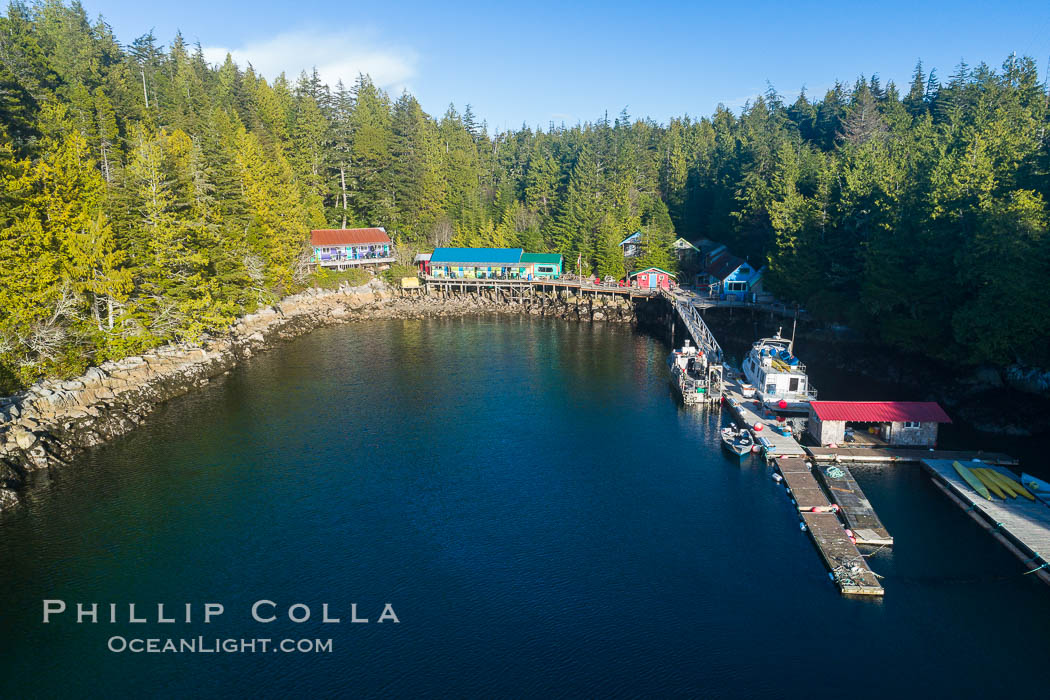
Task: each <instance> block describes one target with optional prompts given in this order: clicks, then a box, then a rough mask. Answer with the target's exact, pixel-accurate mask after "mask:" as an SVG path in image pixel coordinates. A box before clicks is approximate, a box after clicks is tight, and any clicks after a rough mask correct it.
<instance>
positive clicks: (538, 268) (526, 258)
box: [521, 253, 563, 280]
mask: <svg viewBox="0 0 1050 700" xmlns="http://www.w3.org/2000/svg"><path fill="white" fill-rule="evenodd" d="M521 264H522V266H523V267H524V268H525V274H526V276H528V278H529V279H534V280H544V279H557V278H558V277H561V271H562V264H563V259H562V256H561V255H559V254H558V253H522V256H521Z"/></svg>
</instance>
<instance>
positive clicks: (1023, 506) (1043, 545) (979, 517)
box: [922, 459, 1050, 584]
mask: <svg viewBox="0 0 1050 700" xmlns="http://www.w3.org/2000/svg"><path fill="white" fill-rule="evenodd" d="M952 461H953V460H950V459H927V460H923V463H922V465H923V468H924V469H925V470H926V471H927V472H928V473H929V474H930V477H931V478H932V479H933V483H934V484H935V485H936V486H937V487H938V488H939V489H941V491H943V492H944V493H945V494H946V495H947V496H948V498H949V499H951V501H952V502H953V503H955V504H956V505H957V506H959V507H960V508H962V509H963V510H964V511H965V512H966V513H967V514H968V515H969V516H970V517H971V518H973V519H974V520H975V521H976V522H977V523H978V524H979V525H980V526H981V527H982V528H983V529H984V530H986V531H987V532H989V533H991V535H992V537H994V538H995V539H996V540H998V541H999V543H1000V544H1002V545H1003V546H1004V547H1006V548H1007V549H1008V550H1009V551H1010V552H1012V553H1013V554H1014V556H1016V557H1017V558H1018V559H1020V560H1021V561H1022V563H1023V565H1024V567H1025V570H1026V572H1027V573H1030V574H1031V575H1033V576H1037V577H1039V578H1040V579H1042V581H1043V582H1044V583H1048V584H1050V563H1048V560H1047V557H1050V506H1048V505H1047V504H1045V503H1043V502H1041V501H1039V500H1038V499H1037V500H1035V501H1029V500H1028V499H1026V498H1023V497H1021V496H1018V497H1017V498H1013V499H1007V500H1005V501H1003V500H1000V499H999V498H996V499H995V500H993V501H989V500H988V499H986V498H984V497H982V496H980V495H978V494H977V493H975V492H974V491H973V490H972V489H971V488H970V487H969V486H968V485H967V484H966V482H965V481H963V478H962V477H961V476H959V474H958V472H956V471H955V468H954V467H953V466H952ZM964 466H974V465H973V464H972V463H971V464H969V465H964ZM982 466H988V467H989V468H991V469H995V470H996V471H998V472H1001V473H1002V474H1005V475H1006V476H1009V477H1010V478H1011V479H1014V480H1015V481H1018V482H1020V480H1021V479H1020V476H1018V475H1017V474H1015V473H1013V472H1012V471H1010V470H1009V469H1006V468H1004V467H991V466H990V465H989V464H988V463H985V464H983V465H982Z"/></svg>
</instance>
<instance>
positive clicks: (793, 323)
mask: <svg viewBox="0 0 1050 700" xmlns="http://www.w3.org/2000/svg"><path fill="white" fill-rule="evenodd" d="M797 327H798V304H795V317H794V318H793V319H791V341H790V342H788V352H789V353H791V354H792V355H794V354H795V328H797Z"/></svg>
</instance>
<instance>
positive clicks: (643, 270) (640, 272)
mask: <svg viewBox="0 0 1050 700" xmlns="http://www.w3.org/2000/svg"><path fill="white" fill-rule="evenodd" d="M650 270H657V271H659V272H662V273H664V274H665V275H667V276H668V277H674V278H675V279H678V275H676V274H675V273H673V272H668V271H667V270H664V269H663V268H660V267H647V268H645V269H642V270H635V271H634V272H632V273H631V274H629V275H627V276H628V277H634V276H635V275H640V274H642V273H643V272H649V271H650Z"/></svg>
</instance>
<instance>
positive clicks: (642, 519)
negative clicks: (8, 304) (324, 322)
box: [0, 318, 1050, 698]
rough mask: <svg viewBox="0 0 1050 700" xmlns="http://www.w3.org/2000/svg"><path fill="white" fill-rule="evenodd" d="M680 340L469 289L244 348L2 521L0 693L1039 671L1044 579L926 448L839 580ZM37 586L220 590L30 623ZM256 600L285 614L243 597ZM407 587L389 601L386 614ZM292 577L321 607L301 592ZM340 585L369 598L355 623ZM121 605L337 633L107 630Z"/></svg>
mask: <svg viewBox="0 0 1050 700" xmlns="http://www.w3.org/2000/svg"><path fill="white" fill-rule="evenodd" d="M668 349H669V346H668V344H667V342H666V341H665V340H664V339H661V338H657V337H654V336H652V335H650V334H646V333H639V332H634V331H632V330H631V329H629V328H624V327H618V326H602V325H585V324H574V323H564V322H555V321H544V320H528V319H506V318H502V319H496V318H491V319H490V318H464V319H446V320H435V319H431V320H405V321H382V322H379V321H377V322H369V323H362V324H354V325H348V326H343V327H338V328H331V329H325V330H321V331H317V332H315V333H313V334H311V335H309V336H306V337H303V338H300V339H298V340H296V341H294V342H291V343H288V344H285V345H282V346H281V347H279V348H277V349H275V350H273V351H271V352H269V353H266V354H264V355H261V356H259V357H256V358H253V359H252V360H251V361H250V362H248V363H246V364H245V365H243V366H241V367H239V368H237V369H236V370H235V371H233V372H232V373H231V374H230V375H229V376H228V377H226V378H225V379H224V380H222V381H219V382H215V383H214V384H213V385H211V386H209V387H207V388H205V389H204V390H202V391H200V392H197V393H194V394H192V395H188V396H184V397H180V398H178V399H176V400H173V401H171V402H169V403H168V404H166V405H164V406H162V407H161V408H160V409H159V410H158V411H157V412H156V413H155V414H153V415H152V416H151V417H150V418H149V420H148V421H147V422H146V424H145V425H143V426H142V427H141V428H140V429H138V430H136V431H134V432H133V433H130V434H129V435H127V436H124V437H123V438H121V439H119V440H116V441H114V442H113V443H111V444H108V445H105V446H103V447H101V448H98V449H96V450H93V451H92V452H90V453H89V454H88V455H86V456H85V458H84V459H82V460H80V461H79V462H78V463H77V464H76V465H74V466H73V467H71V468H70V469H68V470H63V471H62V472H60V473H56V474H55V475H53V476H52V478H51V479H50V480H48V481H47V482H46V483H42V484H41V485H40V487H39V488H37V489H34V490H33V491H32V492H31V494H30V495H29V497H28V498H27V503H26V505H25V507H24V508H22V509H20V510H18V511H16V512H15V513H13V514H11V515H9V516H6V517H5V518H4V519H3V520H2V521H0V533H2V536H0V567H2V570H3V571H4V572H5V574H6V583H7V585H6V587H5V595H4V596H3V598H2V601H0V616H2V618H3V620H4V634H3V635H0V697H31V696H33V697H36V696H54V695H58V694H60V693H62V692H63V691H65V690H68V688H70V687H74V686H75V687H77V688H78V689H79V690H78V693H79V694H81V695H84V696H96V697H102V696H106V697H114V696H122V695H130V694H132V693H136V692H138V693H141V692H142V689H143V688H149V689H151V692H156V693H157V694H160V695H171V696H175V695H187V694H190V693H192V694H193V695H195V696H201V697H218V696H225V695H228V694H229V693H230V690H231V689H232V688H236V693H237V694H238V695H251V696H259V697H278V696H286V695H289V694H295V695H319V696H331V695H345V694H349V693H353V694H355V695H361V696H380V695H382V696H389V695H395V696H406V695H413V696H415V695H435V694H442V695H468V696H476V695H483V696H550V695H586V696H596V695H598V696H608V697H627V696H638V695H650V696H652V695H656V696H664V695H698V694H700V695H706V696H741V695H744V696H748V695H761V696H777V697H783V696H788V697H791V696H798V695H801V694H803V693H810V692H812V691H813V689H814V688H815V687H820V688H824V689H826V690H828V691H829V692H836V691H837V692H843V691H848V692H849V693H850V695H851V696H852V697H858V698H863V697H885V696H886V695H888V694H912V693H913V690H914V689H915V688H919V687H923V688H928V687H930V683H931V680H930V676H929V669H940V670H942V671H944V670H950V672H945V673H939V674H938V678H937V680H936V683H937V685H936V688H937V690H936V691H935V692H936V694H937V695H945V696H967V695H972V694H973V693H974V690H975V689H979V688H990V687H994V688H995V689H996V691H997V692H998V693H1001V694H1006V693H1017V694H1021V693H1026V694H1027V693H1030V692H1031V691H1038V690H1039V689H1041V687H1042V684H1041V682H1040V681H1039V680H1038V678H1037V674H1026V673H1001V674H997V675H996V676H995V681H994V686H992V682H991V681H990V680H989V678H990V677H989V675H988V669H990V668H992V669H1006V668H1026V669H1030V668H1039V667H1040V664H1041V663H1042V661H1043V660H1044V658H1045V650H1046V637H1045V621H1046V620H1047V619H1050V595H1048V591H1047V590H1046V588H1045V586H1043V585H1042V584H1039V583H1037V582H1034V581H1031V580H1028V579H1024V578H1021V577H1019V576H1016V575H1015V574H1017V573H1018V572H1019V562H1017V561H1016V560H1014V559H1013V558H1012V557H1010V555H1008V554H1007V553H1006V552H1005V551H1004V550H1002V548H1001V547H999V546H998V545H997V544H995V543H994V542H993V541H992V540H991V538H989V537H988V536H987V535H986V534H985V533H983V532H980V531H979V529H977V527H976V526H975V525H974V524H973V523H971V522H970V521H969V520H968V519H967V518H966V516H965V515H964V514H962V513H961V512H960V511H959V510H958V509H957V508H956V507H955V506H954V505H952V504H950V503H949V502H948V501H947V499H945V498H944V497H943V495H942V494H940V493H939V492H937V491H936V489H935V488H934V487H933V486H932V484H930V482H929V479H928V478H927V477H925V476H924V475H923V474H922V473H921V472H920V470H919V469H918V468H915V467H913V466H900V467H891V468H885V467H881V468H859V469H858V470H857V478H858V480H860V481H861V483H862V485H863V487H864V489H865V490H866V491H867V493H868V495H869V497H870V498H871V500H872V502H873V504H874V505H875V507H876V509H877V510H878V512H879V514H880V516H881V517H882V518H883V520H884V521H885V523H886V525H887V527H888V528H889V530H890V532H891V533H893V534H894V536H895V538H896V542H897V545H896V546H895V547H894V548H893V549H892V550H887V551H883V552H880V553H878V554H876V555H874V556H873V557H872V565H873V567H874V568H875V569H876V570H877V571H878V572H879V573H880V574H883V575H884V576H886V586H887V595H886V598H885V600H883V601H880V602H877V603H873V602H863V601H852V600H845V599H843V598H842V597H841V596H839V595H838V593H837V592H836V591H835V589H834V588H833V586H832V585H831V584H830V582H829V581H828V578H827V572H826V570H825V568H824V567H823V565H822V563H821V562H820V559H819V557H818V555H817V553H816V552H815V550H814V548H813V546H812V544H811V542H810V541H809V539H808V537H807V536H806V535H805V534H804V533H801V532H800V531H799V530H798V527H797V525H796V523H797V514H796V512H795V510H794V507H793V506H792V505H791V503H790V502H789V500H788V498H787V497H786V495H785V493H784V490H783V488H781V487H780V486H777V485H776V484H775V483H774V482H773V481H772V480H771V479H770V472H769V469H768V468H767V467H766V466H765V465H764V464H762V463H761V462H760V461H758V460H754V459H751V458H745V459H744V460H743V461H742V462H740V463H739V464H737V463H735V462H734V461H733V460H730V459H727V458H726V456H725V455H724V454H723V453H722V451H721V449H720V447H719V441H718V427H719V425H720V423H721V421H722V420H723V416H722V414H721V412H720V411H719V410H718V409H717V408H716V409H713V410H712V409H702V408H700V409H697V408H694V407H690V408H685V407H683V406H681V405H680V404H679V403H678V402H677V401H675V400H674V395H673V393H672V391H671V389H670V387H669V384H668V373H667V368H666V362H665V360H666V355H667V352H668ZM1004 576H1006V577H1008V578H1006V579H1005V580H1001V577H1004ZM1028 578H1029V579H1030V578H1031V577H1028ZM44 598H62V599H64V600H66V601H67V602H69V603H71V604H72V603H75V602H77V601H80V602H87V603H90V602H99V603H103V604H104V603H109V602H117V603H122V604H126V603H128V602H137V603H140V604H141V605H143V606H146V605H153V604H156V603H158V602H165V603H169V604H171V605H176V604H178V605H181V604H184V603H186V602H191V603H193V604H194V605H198V606H199V605H202V604H203V603H205V602H212V601H215V602H221V603H223V604H224V605H225V607H226V612H225V613H224V614H223V615H222V616H221V617H220V618H219V619H217V620H215V621H213V622H212V623H211V624H210V625H207V626H205V625H203V624H201V623H200V622H195V623H193V624H189V625H186V624H181V623H180V624H175V625H158V624H155V623H151V624H146V625H131V624H127V623H126V622H124V623H118V624H114V625H110V624H108V623H99V624H98V625H91V624H82V625H77V624H75V622H74V620H73V619H72V618H71V617H70V616H69V615H67V616H65V618H63V619H60V620H58V621H56V622H55V623H54V624H49V625H42V624H40V622H39V618H40V605H41V600H42V599H44ZM262 598H266V599H269V600H273V601H275V602H277V603H278V610H279V614H280V617H279V619H278V620H277V621H275V622H273V623H270V624H268V625H260V624H258V623H255V622H252V620H251V618H250V615H249V612H248V611H249V609H250V606H251V604H252V602H253V601H255V600H259V599H262ZM387 602H389V603H391V604H392V605H393V606H394V607H395V609H396V612H397V614H398V616H399V618H400V620H401V622H400V624H398V625H392V624H383V625H379V624H376V623H375V622H374V621H375V619H376V618H377V616H378V613H379V612H380V611H381V610H382V606H383V604H384V603H387ZM293 603H304V604H307V605H309V606H310V607H311V609H312V610H313V612H314V614H313V616H312V617H311V619H310V620H309V621H307V622H305V623H302V624H293V623H291V622H289V621H288V619H287V616H286V615H285V614H284V613H283V612H281V611H284V610H287V606H289V605H291V604H293ZM323 603H328V604H329V605H330V607H331V613H332V614H333V615H335V616H338V617H340V618H341V619H342V622H341V623H340V624H325V623H323V622H322V621H321V615H320V609H321V605H322V604H323ZM351 603H357V604H358V612H359V614H360V615H363V616H365V617H369V618H370V619H371V620H372V621H373V622H371V623H369V624H350V623H349V622H348V620H349V619H350V604H351ZM113 635H125V636H157V637H168V636H173V637H195V636H197V635H205V636H208V637H217V636H219V637H226V636H229V637H236V638H240V637H269V638H276V639H280V638H284V637H289V638H296V639H298V638H315V637H316V638H331V639H332V640H333V644H334V651H333V652H332V653H331V654H310V655H297V654H265V655H263V654H215V655H208V656H204V655H182V656H179V655H170V654H169V655H165V654H157V655H149V654H139V655H131V654H129V653H124V654H114V653H110V652H108V651H106V640H107V639H109V638H110V637H111V636H113ZM989 640H994V643H993V642H990V641H989ZM820 660H827V661H829V662H828V663H821V664H820V669H819V674H820V680H819V681H814V673H815V671H814V665H815V662H816V661H820ZM836 660H838V661H836ZM839 661H841V662H839ZM876 667H877V668H878V669H880V670H878V671H873V669H874V668H876ZM25 669H30V670H31V673H27V672H26V671H25ZM858 677H861V678H862V680H861V681H858V680H857V679H858Z"/></svg>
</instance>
